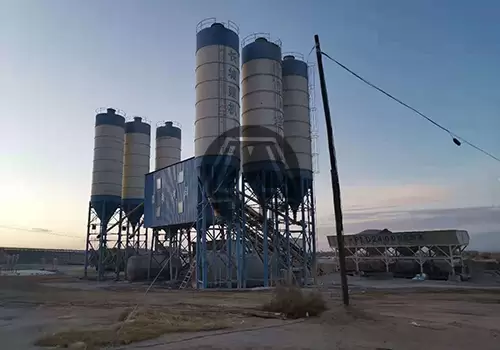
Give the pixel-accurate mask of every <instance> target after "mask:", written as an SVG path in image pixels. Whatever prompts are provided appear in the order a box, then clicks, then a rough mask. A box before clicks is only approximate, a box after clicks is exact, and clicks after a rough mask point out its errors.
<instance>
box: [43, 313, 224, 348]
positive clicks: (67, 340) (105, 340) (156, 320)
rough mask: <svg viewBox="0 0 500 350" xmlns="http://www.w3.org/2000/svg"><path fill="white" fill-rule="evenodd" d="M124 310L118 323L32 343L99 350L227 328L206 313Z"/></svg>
mask: <svg viewBox="0 0 500 350" xmlns="http://www.w3.org/2000/svg"><path fill="white" fill-rule="evenodd" d="M129 312H130V310H126V311H124V312H123V313H122V314H121V315H120V317H119V319H120V322H118V323H115V324H111V325H109V326H107V327H102V326H101V327H100V328H99V329H85V330H83V329H74V330H68V331H63V332H58V333H55V334H51V335H48V336H44V337H42V338H40V339H38V340H37V341H36V342H35V345H37V346H44V347H63V348H64V347H70V346H75V348H78V349H80V348H81V349H86V350H91V349H99V348H101V347H104V346H113V345H114V346H116V345H126V344H131V343H135V342H140V341H144V340H149V339H154V338H157V337H159V336H161V335H163V334H166V333H180V332H199V331H209V330H218V329H224V328H229V327H230V323H229V322H228V321H227V320H226V319H220V318H217V317H213V315H212V316H211V317H210V315H189V314H188V315H181V314H172V313H167V312H165V311H161V310H142V311H138V312H137V313H135V314H134V315H132V317H130V318H129V320H126V319H127V316H128V313H129Z"/></svg>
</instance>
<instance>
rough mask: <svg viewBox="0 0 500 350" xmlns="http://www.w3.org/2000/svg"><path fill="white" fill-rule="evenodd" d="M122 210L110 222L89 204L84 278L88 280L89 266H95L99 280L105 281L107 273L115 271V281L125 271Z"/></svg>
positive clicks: (114, 214)
mask: <svg viewBox="0 0 500 350" xmlns="http://www.w3.org/2000/svg"><path fill="white" fill-rule="evenodd" d="M122 216H123V212H122V210H121V208H120V207H119V208H117V209H116V210H115V212H114V213H113V215H112V216H111V218H110V219H109V220H108V222H103V221H101V220H100V219H99V217H98V216H97V211H96V208H94V207H93V206H92V204H91V203H90V202H89V207H88V216H87V235H86V243H85V265H84V277H85V278H88V268H89V266H95V268H96V271H97V279H98V280H99V281H102V280H105V279H106V277H107V273H106V271H113V272H114V275H115V279H116V280H119V279H120V274H121V272H122V271H124V270H125V262H126V259H125V258H124V254H123V253H124V252H125V248H126V245H125V242H124V241H123V239H122V238H123V237H122V225H121V223H122Z"/></svg>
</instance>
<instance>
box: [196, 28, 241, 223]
mask: <svg viewBox="0 0 500 350" xmlns="http://www.w3.org/2000/svg"><path fill="white" fill-rule="evenodd" d="M237 33H238V28H237V27H236V25H234V23H232V22H228V23H224V24H223V23H218V22H216V21H215V20H214V19H209V20H205V21H202V22H200V23H199V24H198V27H197V33H196V120H195V140H194V148H195V157H196V163H197V169H198V175H199V178H200V180H201V182H202V183H203V187H204V190H205V192H206V193H207V196H208V197H209V198H210V200H211V202H212V205H213V207H214V208H215V209H216V211H217V213H219V214H221V215H223V216H224V215H226V214H229V213H230V212H231V210H230V206H229V205H230V200H229V198H228V196H231V195H232V193H233V188H234V187H235V184H236V181H237V178H238V174H239V169H240V147H239V136H240V133H239V126H240V104H239V99H240V88H239V79H240V69H239V63H240V54H239V37H238V34H237ZM228 133H230V134H231V135H228ZM223 135H224V136H223ZM221 136H222V137H221ZM226 204H227V205H226Z"/></svg>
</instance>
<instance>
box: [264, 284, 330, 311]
mask: <svg viewBox="0 0 500 350" xmlns="http://www.w3.org/2000/svg"><path fill="white" fill-rule="evenodd" d="M326 309H327V308H326V302H325V300H324V299H323V296H322V295H321V293H319V292H316V291H306V292H304V291H302V290H301V289H300V288H297V287H293V286H278V287H276V289H275V290H274V293H273V296H272V298H271V300H270V301H269V302H267V303H265V304H264V305H263V310H264V311H269V312H276V313H280V314H282V315H284V316H285V317H287V318H294V319H295V318H303V317H313V316H319V315H320V314H321V313H322V312H323V311H325V310H326Z"/></svg>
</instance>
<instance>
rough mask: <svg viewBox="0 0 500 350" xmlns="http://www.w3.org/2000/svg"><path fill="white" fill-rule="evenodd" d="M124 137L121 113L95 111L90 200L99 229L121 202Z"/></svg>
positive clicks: (105, 225)
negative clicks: (99, 222)
mask: <svg viewBox="0 0 500 350" xmlns="http://www.w3.org/2000/svg"><path fill="white" fill-rule="evenodd" d="M124 137H125V118H124V117H123V116H122V115H120V114H118V113H117V112H116V110H115V109H113V108H108V109H106V110H102V111H99V112H98V113H97V115H96V121H95V138H94V164H93V170H92V190H91V196H90V202H91V205H92V207H93V208H94V210H95V212H96V215H97V216H98V217H99V220H100V221H101V233H102V231H105V230H106V228H107V224H108V222H109V220H110V219H111V217H112V216H113V214H114V213H115V211H116V210H117V209H118V208H119V207H120V204H121V195H122V178H123V149H124V142H123V141H124Z"/></svg>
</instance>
